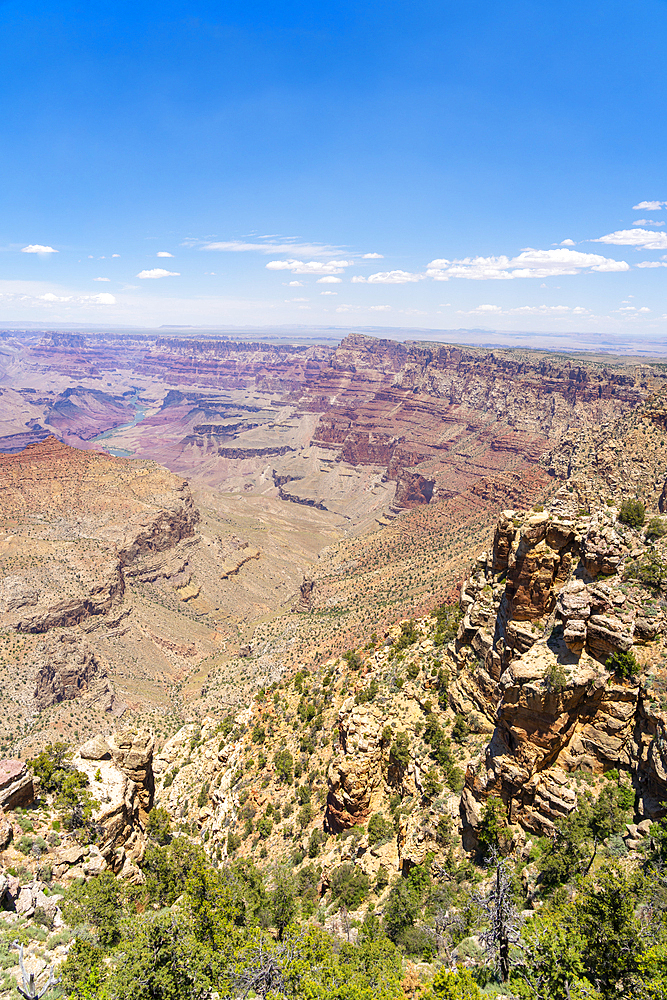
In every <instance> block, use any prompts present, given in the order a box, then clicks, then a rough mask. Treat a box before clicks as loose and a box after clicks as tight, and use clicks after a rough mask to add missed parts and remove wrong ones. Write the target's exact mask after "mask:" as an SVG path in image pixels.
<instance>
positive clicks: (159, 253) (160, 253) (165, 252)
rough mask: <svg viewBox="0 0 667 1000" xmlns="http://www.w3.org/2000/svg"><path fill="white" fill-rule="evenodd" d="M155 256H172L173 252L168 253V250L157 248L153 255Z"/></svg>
mask: <svg viewBox="0 0 667 1000" xmlns="http://www.w3.org/2000/svg"><path fill="white" fill-rule="evenodd" d="M155 256H156V257H173V256H174V255H173V253H169V251H168V250H158V252H157V253H156V255H155Z"/></svg>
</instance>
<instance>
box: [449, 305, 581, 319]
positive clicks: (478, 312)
mask: <svg viewBox="0 0 667 1000" xmlns="http://www.w3.org/2000/svg"><path fill="white" fill-rule="evenodd" d="M457 312H458V313H459V314H460V315H462V316H484V315H493V316H565V315H568V314H570V315H572V316H588V315H589V313H590V309H585V308H584V307H583V306H574V307H572V306H547V305H541V306H514V307H512V308H510V309H503V308H502V306H496V305H490V304H488V303H485V304H484V305H480V306H476V308H475V309H470V310H467V311H466V310H464V309H458V310H457Z"/></svg>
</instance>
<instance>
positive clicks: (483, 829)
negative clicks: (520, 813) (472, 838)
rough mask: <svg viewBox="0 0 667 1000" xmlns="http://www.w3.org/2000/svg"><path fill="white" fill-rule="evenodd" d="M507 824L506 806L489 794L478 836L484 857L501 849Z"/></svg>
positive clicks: (479, 848) (479, 847)
mask: <svg viewBox="0 0 667 1000" xmlns="http://www.w3.org/2000/svg"><path fill="white" fill-rule="evenodd" d="M506 826H507V821H506V816H505V806H504V805H503V802H502V800H501V799H499V798H497V797H496V796H495V795H491V796H489V798H488V799H487V800H486V805H485V806H484V812H483V813H482V823H481V826H480V830H479V836H478V850H479V853H480V855H481V857H482V858H486V857H487V855H489V854H491V852H492V851H498V850H500V836H501V832H502V830H503V829H504V828H505V827H506Z"/></svg>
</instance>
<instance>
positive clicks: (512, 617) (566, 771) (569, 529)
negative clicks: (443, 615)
mask: <svg viewBox="0 0 667 1000" xmlns="http://www.w3.org/2000/svg"><path fill="white" fill-rule="evenodd" d="M570 489H571V491H570V490H569V489H568V488H567V487H564V488H563V489H561V490H560V491H559V493H557V494H556V496H555V498H554V500H553V502H552V504H551V505H550V506H549V508H548V509H547V510H544V511H538V512H528V513H518V512H514V511H508V512H506V513H505V514H504V515H503V516H502V517H501V518H500V520H499V523H498V526H497V529H496V534H495V539H494V546H493V551H492V552H490V553H488V554H487V553H485V554H483V555H482V556H481V557H480V559H479V560H478V564H477V570H476V572H475V574H474V575H473V576H472V577H471V578H470V579H469V580H468V582H467V583H466V584H465V586H464V588H463V590H462V593H461V603H462V606H463V607H464V608H465V609H466V614H465V618H464V620H463V623H462V626H461V629H460V632H459V636H458V639H457V643H456V651H455V653H454V660H455V662H456V664H457V679H456V682H455V684H454V686H453V688H452V691H451V699H452V703H453V704H454V706H455V707H456V708H457V709H458V710H459V711H462V712H469V711H471V710H476V711H480V712H482V713H483V714H484V715H485V716H486V718H487V719H488V720H489V724H491V725H494V726H495V728H494V733H493V738H492V740H491V742H490V744H489V746H488V748H487V751H486V755H485V759H484V762H483V765H481V766H477V767H470V768H469V769H468V772H467V775H466V789H465V791H464V794H463V798H462V805H461V809H462V817H463V821H464V827H465V835H466V837H467V840H468V842H474V834H475V829H476V828H477V827H478V824H479V807H478V805H477V804H476V803H479V802H480V801H483V800H484V799H486V798H487V797H488V796H489V795H497V796H499V797H500V798H502V799H503V801H504V802H505V803H506V806H507V810H508V816H509V817H510V819H511V821H512V822H518V823H520V824H521V825H522V826H525V827H527V828H529V829H532V830H535V831H536V832H542V833H543V832H548V831H549V830H550V829H551V828H552V825H553V822H554V821H555V820H556V819H557V818H558V817H559V816H562V815H564V814H565V813H567V812H569V811H570V810H571V809H572V808H574V806H575V804H576V794H575V786H574V779H573V775H575V774H577V773H578V772H579V773H581V772H582V771H588V772H590V773H593V774H595V773H602V772H604V771H606V770H610V769H613V768H616V769H619V768H620V769H622V770H625V771H628V772H630V773H631V775H632V779H633V784H634V787H635V793H636V810H637V813H638V815H639V816H640V818H645V817H648V818H655V817H656V816H659V815H662V814H663V813H664V812H665V808H666V806H665V803H666V801H667V784H666V783H665V766H664V761H663V754H664V746H663V742H664V741H663V737H662V733H663V731H664V727H665V725H666V724H667V714H666V712H665V710H666V709H667V701H666V700H665V698H664V694H663V691H664V685H665V681H666V680H667V673H666V671H665V661H664V655H665V647H664V643H665V636H666V635H667V601H665V599H664V592H663V589H662V588H663V583H662V581H661V573H662V574H665V573H667V550H666V549H665V547H664V545H663V543H662V542H661V541H660V540H659V539H658V538H652V537H650V535H649V537H647V535H646V533H645V531H642V530H640V529H635V528H632V527H629V526H628V525H627V524H623V523H622V522H621V521H619V508H618V507H617V506H616V505H615V504H614V502H613V499H612V498H611V497H608V498H604V497H599V498H598V505H596V506H595V507H593V508H591V509H589V508H588V507H586V506H582V496H581V494H580V493H579V492H578V491H577V490H576V489H575V488H574V487H571V488H570ZM606 500H608V502H609V504H610V506H608V505H607V502H606ZM603 504H604V505H603ZM623 654H629V655H630V656H631V657H632V658H633V660H634V661H636V669H635V668H634V667H633V668H632V672H630V671H628V674H627V676H625V677H623V675H622V669H623V668H622V664H623V663H625V662H626V661H625V660H624V659H623ZM619 656H620V659H618V657H619ZM610 657H617V661H616V662H618V663H620V664H621V668H620V673H619V671H616V672H615V670H614V667H613V666H608V665H607V664H608V663H609V660H610ZM631 662H632V661H631Z"/></svg>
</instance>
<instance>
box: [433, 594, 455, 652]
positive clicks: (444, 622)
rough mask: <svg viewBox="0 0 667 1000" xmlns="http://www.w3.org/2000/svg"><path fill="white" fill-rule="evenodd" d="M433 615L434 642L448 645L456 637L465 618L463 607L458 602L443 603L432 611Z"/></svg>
mask: <svg viewBox="0 0 667 1000" xmlns="http://www.w3.org/2000/svg"><path fill="white" fill-rule="evenodd" d="M431 617H432V618H435V635H434V637H433V642H434V643H435V645H436V646H446V645H447V643H448V642H451V641H452V639H455V638H456V634H457V632H458V630H459V625H460V623H461V619H462V618H463V611H462V609H461V607H460V606H459V605H458V604H441V605H440V606H439V607H437V608H436V609H435V610H434V611H432V612H431Z"/></svg>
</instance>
